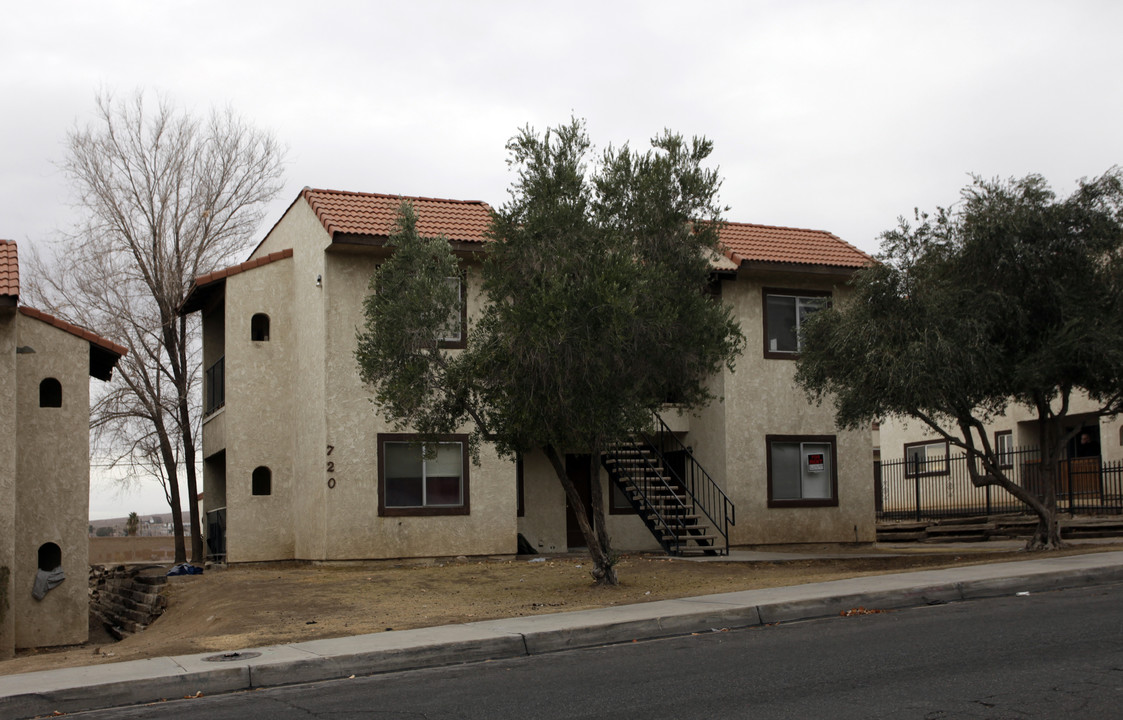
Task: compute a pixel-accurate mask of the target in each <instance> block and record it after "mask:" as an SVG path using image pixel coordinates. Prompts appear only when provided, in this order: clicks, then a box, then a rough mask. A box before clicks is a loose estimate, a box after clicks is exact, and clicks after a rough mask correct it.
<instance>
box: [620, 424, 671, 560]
mask: <svg viewBox="0 0 1123 720" xmlns="http://www.w3.org/2000/svg"><path fill="white" fill-rule="evenodd" d="M602 464H603V465H604V466H605V468H606V469H607V470H608V472H609V474H610V475H611V476H612V479H613V480H614V481H617V482H620V481H624V482H625V484H626V486H627V487H628V499H629V501H630V502H631V503H632V507H634V508H635V510H636V512H637V513H639V515H640V518H641V519H642V520H643V522H644V524H645V525H647V527H648V529H649V530H651V532H652V534H653V535H655V538H656V539H657V540H658V541H659V544H660V545H662V546H663V549H664V550H666V551H667V552H668V553H669V554H671V555H679V554H681V553H682V550H683V545H684V540H683V538H684V537H685V536H686V535H687V533H688V527H689V526H688V525H687V523H686V518H687V516H688V515H689V514H690V513H689V510H690V508H689V506H688V505H687V504H686V503H684V502H683V501H682V497H681V496H680V493H679V491H678V490H676V489H675V488H674V487H673V486H672V485H671V484H670V483H668V482H667V477H666V475H665V474H664V471H666V470H669V468H666V465H665V463H664V464H663V467H659V466H657V465H655V464H653V463H652V462H651V458H650V456H648V454H647V453H645V452H643V446H641V445H639V444H636V443H632V444H620V443H618V444H616V445H614V446H612V447H610V448H608V449H607V450H606V451H605V453H604V459H603V460H602ZM659 490H663V491H664V492H663V493H660V494H658V495H656V493H657V491H659ZM655 500H662V501H663V502H661V503H660V505H659V506H657V505H656V503H655V502H654V501H655ZM668 505H669V507H670V510H668V509H667V506H668ZM661 508H662V509H661Z"/></svg>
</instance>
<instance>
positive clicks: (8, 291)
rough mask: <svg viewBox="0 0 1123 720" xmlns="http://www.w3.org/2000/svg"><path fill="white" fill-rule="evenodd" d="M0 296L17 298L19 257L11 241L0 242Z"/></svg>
mask: <svg viewBox="0 0 1123 720" xmlns="http://www.w3.org/2000/svg"><path fill="white" fill-rule="evenodd" d="M0 295H10V296H12V297H19V257H18V256H17V255H16V244H15V242H13V241H11V240H0Z"/></svg>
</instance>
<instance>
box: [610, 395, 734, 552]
mask: <svg viewBox="0 0 1123 720" xmlns="http://www.w3.org/2000/svg"><path fill="white" fill-rule="evenodd" d="M654 420H655V422H654V423H653V425H652V431H651V432H648V431H641V432H637V433H636V434H635V435H634V436H633V437H632V438H631V439H630V440H628V441H625V442H621V443H617V444H616V445H613V446H611V447H610V448H609V449H608V450H607V451H605V453H604V454H603V455H602V456H601V464H602V465H604V467H605V469H606V470H607V471H608V475H609V477H610V478H611V479H612V482H614V483H615V484H616V485H617V486H618V487H619V488H620V490H622V491H623V493H624V495H625V496H626V497H627V498H628V501H629V502H630V503H631V505H632V507H633V508H634V509H635V511H636V514H637V515H639V516H640V519H642V520H643V522H644V524H645V525H646V526H647V528H648V530H650V531H651V534H652V535H654V536H655V539H656V540H658V541H659V544H660V545H662V546H663V549H664V550H666V551H667V553H668V554H670V555H728V554H729V526H730V525H734V524H736V516H735V510H734V507H733V503H732V502H730V500H729V498H728V497H727V496H726V494H725V493H724V492H722V490H721V488H719V487H718V486H717V484H716V483H715V482H714V481H713V479H712V478H711V477H710V476H709V474H708V473H707V472H706V471H705V469H703V468H702V466H701V465H700V464H699V463H698V461H697V460H695V459H694V454H693V453H692V452H691V451H690V449H689V448H686V447H685V446H683V444H682V442H681V441H680V440H679V439H678V438H677V437H675V435H674V433H673V432H671V430H670V428H669V427H667V424H666V423H664V422H663V419H662V418H661V417H659V415H658V414H657V413H656V414H654ZM671 457H674V458H675V460H674V461H671V459H670V458H671Z"/></svg>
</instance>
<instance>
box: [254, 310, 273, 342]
mask: <svg viewBox="0 0 1123 720" xmlns="http://www.w3.org/2000/svg"><path fill="white" fill-rule="evenodd" d="M250 340H253V341H254V342H269V316H268V315H266V314H265V313H257V314H256V315H254V316H253V317H252V318H250Z"/></svg>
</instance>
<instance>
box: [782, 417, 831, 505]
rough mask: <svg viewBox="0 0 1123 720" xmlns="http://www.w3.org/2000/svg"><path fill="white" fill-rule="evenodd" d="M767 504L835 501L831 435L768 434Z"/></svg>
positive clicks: (815, 503)
mask: <svg viewBox="0 0 1123 720" xmlns="http://www.w3.org/2000/svg"><path fill="white" fill-rule="evenodd" d="M765 440H766V442H767V443H768V507H835V506H837V505H838V468H837V466H838V459H837V457H836V455H835V436H834V435H768V436H766V437H765Z"/></svg>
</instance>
